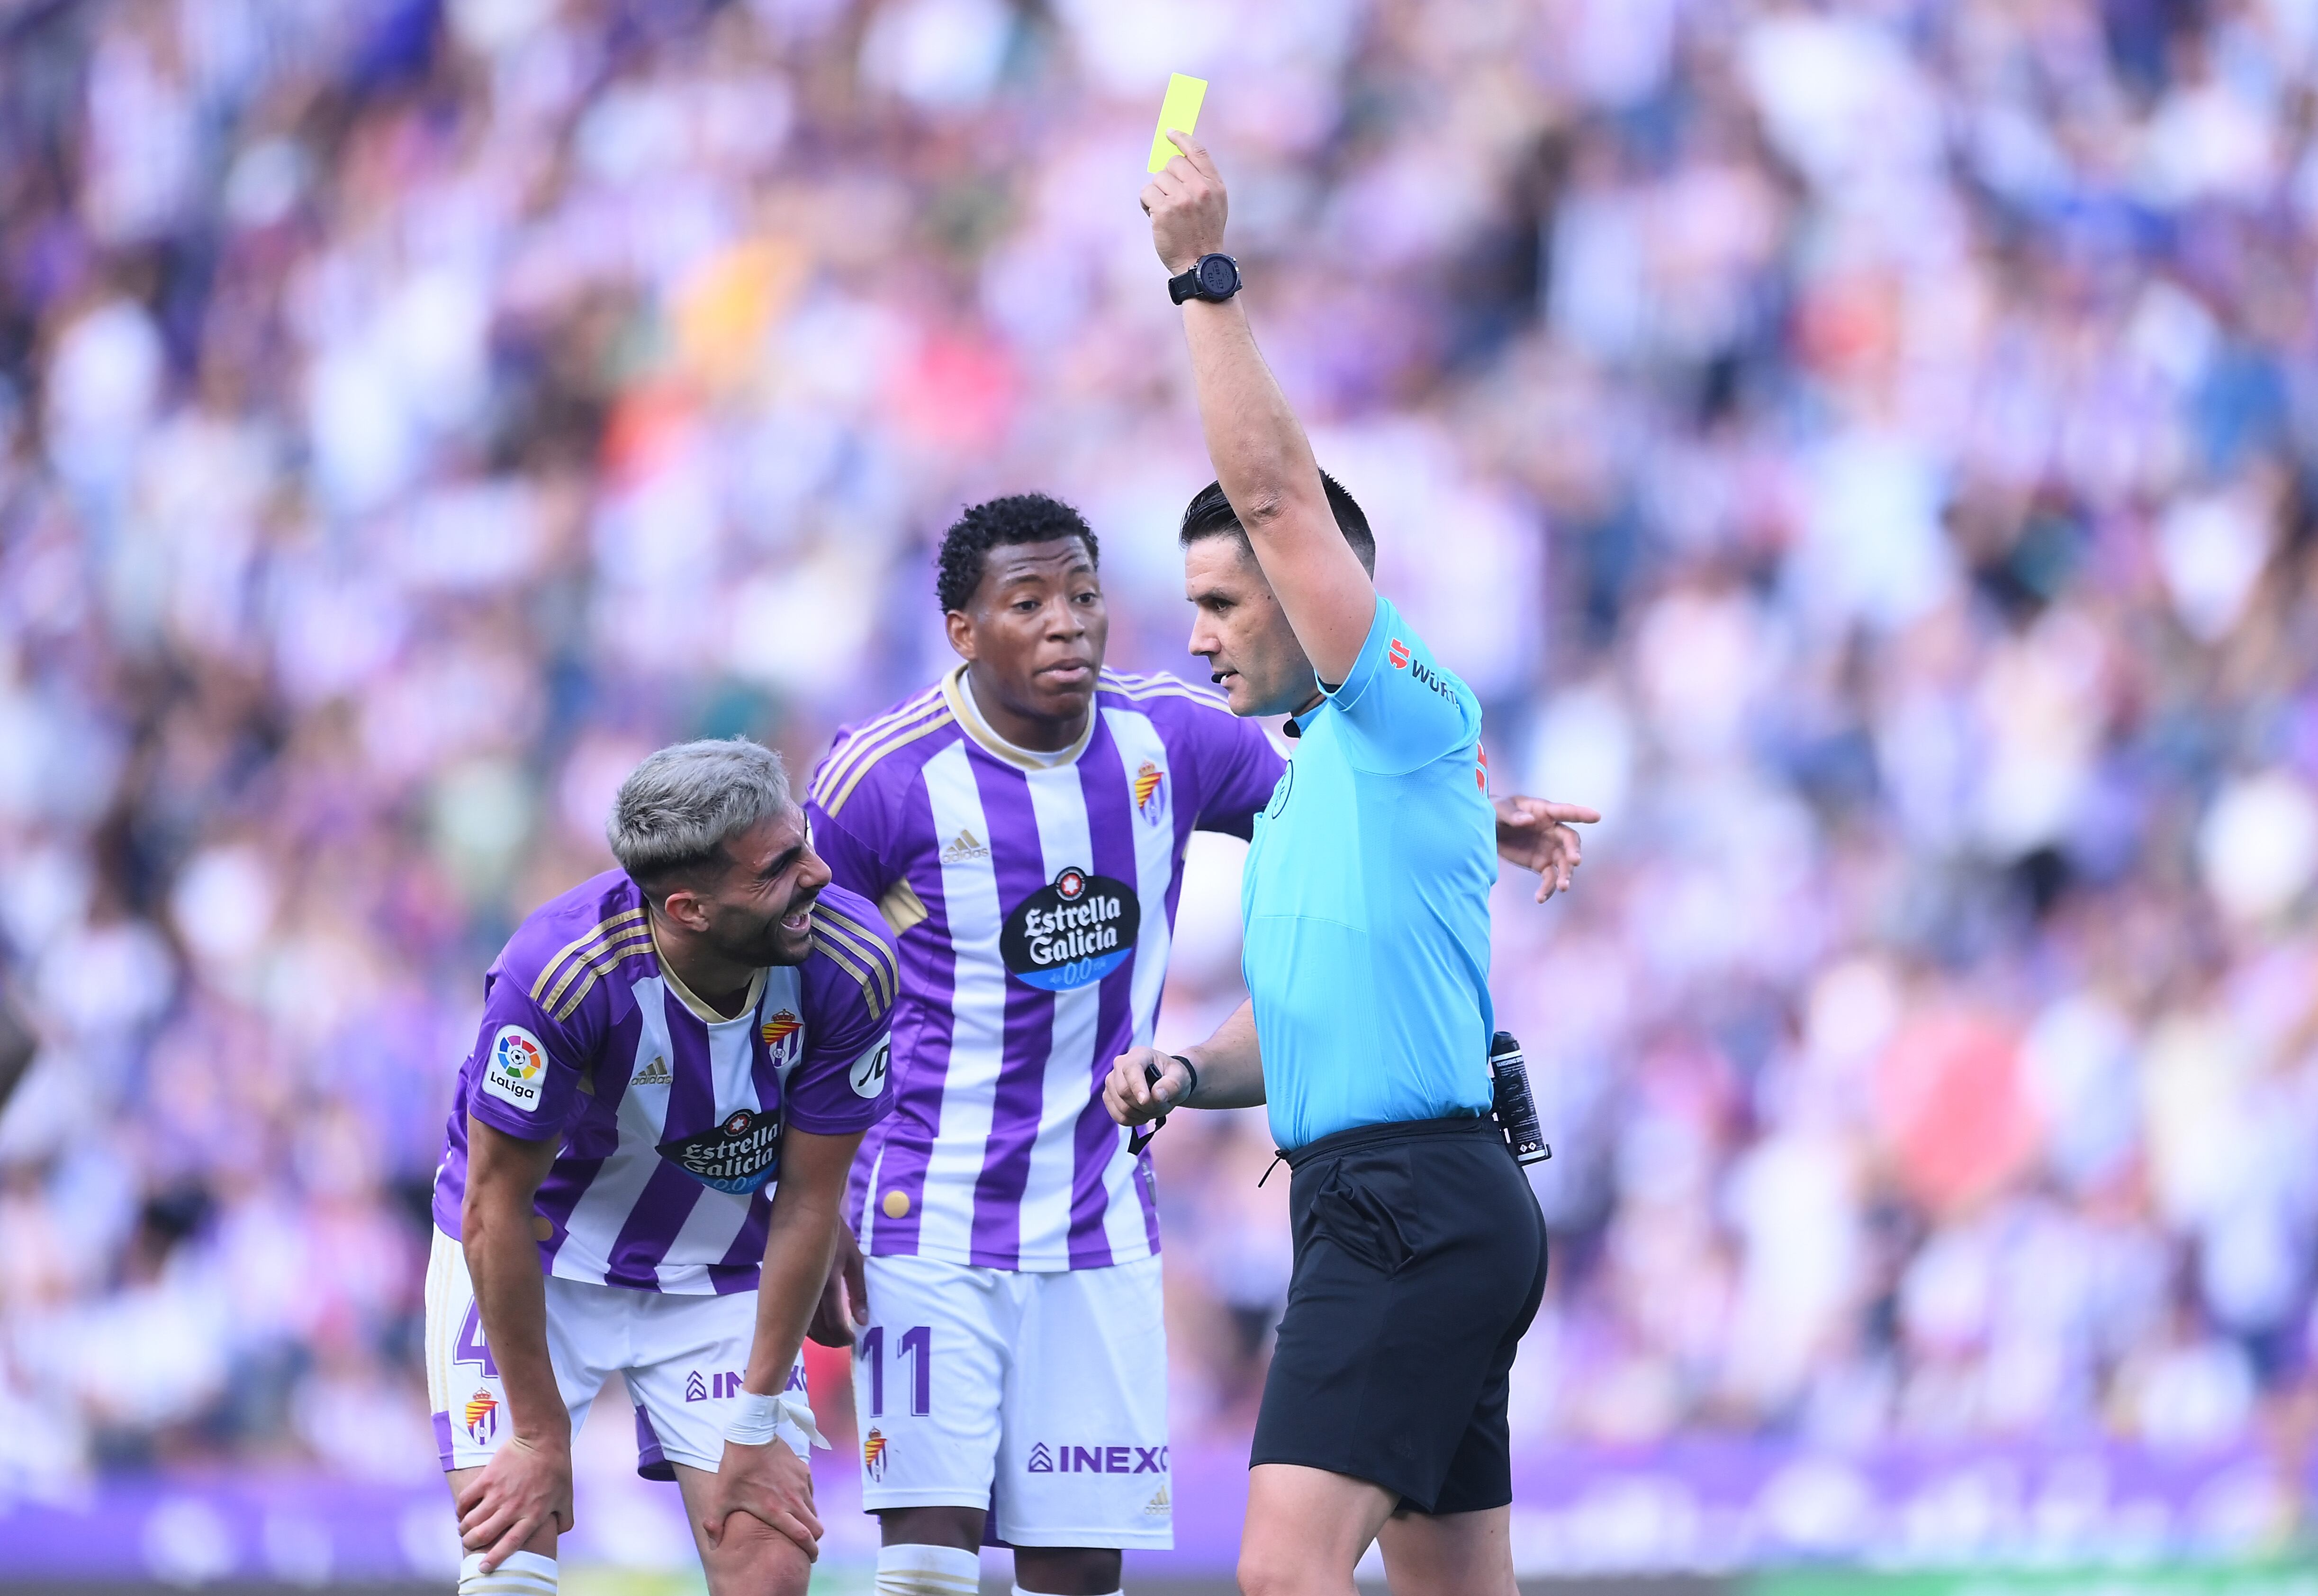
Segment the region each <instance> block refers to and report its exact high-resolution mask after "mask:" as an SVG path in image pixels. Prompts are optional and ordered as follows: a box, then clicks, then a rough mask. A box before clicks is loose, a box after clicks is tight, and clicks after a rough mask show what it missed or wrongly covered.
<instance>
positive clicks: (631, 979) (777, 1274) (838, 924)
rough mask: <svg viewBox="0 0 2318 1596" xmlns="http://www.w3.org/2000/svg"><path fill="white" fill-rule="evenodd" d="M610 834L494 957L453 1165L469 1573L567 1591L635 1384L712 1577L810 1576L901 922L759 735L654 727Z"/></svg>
mask: <svg viewBox="0 0 2318 1596" xmlns="http://www.w3.org/2000/svg"><path fill="white" fill-rule="evenodd" d="M605 835H606V840H607V841H608V842H609V843H610V845H611V848H612V853H613V856H615V858H616V859H618V861H619V863H620V868H619V869H617V870H611V871H606V872H605V873H604V874H601V875H597V876H596V877H594V878H592V879H591V880H588V881H586V882H583V883H580V885H579V886H577V887H574V888H573V889H572V890H571V891H570V892H566V893H564V894H563V895H562V897H560V898H557V899H555V900H554V901H553V902H550V903H548V904H545V905H544V906H543V907H542V908H540V909H537V910H534V911H533V912H532V913H531V914H530V915H529V916H527V917H526V919H525V920H524V922H523V924H522V926H521V927H519V928H517V931H516V934H515V936H514V937H512V938H511V939H509V941H508V945H507V946H506V948H505V949H504V950H503V951H502V952H501V953H500V955H499V958H498V959H497V960H495V961H494V962H493V963H492V964H491V967H490V971H489V973H487V974H486V975H485V977H484V1000H483V1019H482V1026H481V1031H480V1033H479V1034H478V1036H477V1039H476V1043H475V1047H474V1051H473V1053H472V1054H471V1055H470V1056H469V1057H468V1059H467V1062H466V1063H465V1064H464V1065H463V1067H462V1069H461V1070H460V1071H459V1081H458V1087H457V1089H456V1091H455V1092H454V1097H453V1102H452V1108H451V1118H450V1125H449V1126H448V1130H447V1137H446V1139H447V1142H448V1150H447V1152H446V1154H445V1158H444V1161H443V1165H442V1169H441V1170H440V1172H439V1173H438V1174H437V1176H436V1185H435V1206H434V1214H435V1224H436V1236H435V1240H434V1251H433V1254H432V1257H431V1259H430V1260H429V1264H428V1268H427V1387H428V1394H429V1395H430V1397H431V1398H432V1405H433V1407H434V1421H435V1434H436V1442H437V1444H438V1447H439V1449H440V1451H441V1454H442V1459H443V1466H444V1469H445V1471H446V1472H447V1473H448V1474H449V1475H450V1483H451V1489H452V1497H453V1501H454V1503H455V1505H456V1508H457V1511H458V1514H459V1534H460V1539H461V1542H462V1544H463V1547H464V1548H465V1551H466V1554H467V1555H466V1559H465V1561H464V1563H463V1565H461V1568H460V1578H459V1589H460V1590H461V1591H462V1592H469V1593H471V1596H480V1593H481V1592H492V1593H493V1596H548V1593H550V1592H553V1591H554V1590H555V1588H556V1565H555V1560H554V1556H555V1545H556V1538H557V1536H558V1535H559V1534H561V1533H562V1531H564V1530H567V1529H570V1528H571V1523H572V1500H571V1432H572V1431H573V1430H576V1429H577V1428H578V1427H579V1425H580V1422H581V1421H582V1420H584V1419H585V1417H586V1415H587V1412H588V1407H589V1405H590V1404H591V1403H593V1402H594V1400H595V1398H596V1395H597V1392H598V1391H600V1390H601V1389H602V1387H603V1385H604V1384H605V1382H606V1380H608V1379H610V1378H611V1377H612V1376H615V1375H618V1376H624V1380H625V1382H626V1385H627V1389H628V1392H629V1394H630V1396H631V1398H632V1399H633V1402H634V1403H635V1409H636V1415H635V1416H636V1437H637V1452H638V1457H637V1466H638V1471H639V1472H640V1473H642V1475H645V1476H646V1477H647V1478H652V1479H663V1480H666V1479H672V1480H674V1481H676V1482H677V1483H678V1485H679V1486H680V1487H681V1488H682V1490H683V1493H684V1501H685V1509H686V1511H687V1516H688V1517H689V1518H690V1520H691V1521H692V1524H693V1533H694V1538H695V1539H696V1542H697V1543H698V1546H699V1549H700V1557H701V1565H702V1567H703V1569H704V1571H705V1573H706V1574H707V1579H708V1589H709V1590H710V1592H713V1593H714V1596H728V1593H732V1592H742V1591H746V1592H752V1593H754V1592H802V1591H804V1588H805V1583H806V1579H807V1574H808V1571H809V1568H810V1565H811V1563H812V1560H813V1556H815V1555H816V1552H817V1549H818V1545H819V1541H820V1536H821V1523H820V1520H818V1519H817V1518H815V1517H814V1514H813V1476H812V1473H811V1471H810V1469H808V1468H807V1466H806V1465H805V1462H804V1457H805V1448H806V1447H807V1445H808V1444H809V1443H810V1442H815V1441H820V1440H821V1438H820V1435H819V1432H818V1431H817V1430H815V1429H814V1427H813V1412H812V1409H811V1408H810V1407H809V1406H807V1405H806V1402H805V1398H804V1364H803V1363H802V1362H800V1361H799V1360H798V1357H797V1352H798V1346H799V1343H800V1341H801V1340H803V1338H804V1334H805V1331H806V1327H807V1322H808V1320H809V1319H810V1318H812V1317H813V1314H814V1312H815V1309H816V1306H817V1305H820V1304H822V1300H823V1297H824V1287H825V1283H826V1281H827V1278H828V1275H829V1269H830V1260H831V1251H832V1249H833V1246H834V1241H835V1233H836V1224H837V1215H838V1209H839V1206H840V1201H841V1199H842V1196H843V1192H844V1187H845V1178H846V1171H847V1169H848V1167H849V1165H850V1163H851V1161H852V1159H853V1153H854V1150H855V1149H856V1148H857V1147H858V1145H859V1144H860V1141H861V1134H862V1133H863V1132H864V1131H865V1130H867V1128H868V1127H869V1126H870V1125H874V1124H875V1123H876V1121H878V1120H879V1119H882V1118H883V1117H885V1115H886V1114H887V1113H888V1112H889V1111H890V1109H891V1107H892V1105H893V1091H892V1088H891V1085H890V1083H889V1071H888V1069H887V1056H888V1053H887V1050H888V1045H889V1043H888V1036H889V1033H890V1031H891V1028H892V1025H893V1019H892V1012H893V1006H894V990H895V986H896V982H897V976H898V972H897V970H896V968H895V964H894V945H893V938H892V937H891V936H890V935H889V934H888V933H887V931H886V930H885V924H884V922H883V921H882V920H881V919H879V917H878V914H877V911H876V909H875V908H873V907H872V906H871V905H870V904H868V903H867V901H864V900H862V899H860V898H858V897H855V896H854V895H853V894H851V893H849V892H846V891H844V890H843V889H842V888H840V887H837V886H833V885H831V882H830V877H829V870H828V867H827V866H826V865H823V864H822V862H821V860H820V858H819V857H818V856H816V855H815V854H814V852H813V846H812V844H811V842H810V841H809V840H808V839H807V838H806V835H805V827H804V815H803V813H802V812H801V811H799V809H798V807H797V804H796V802H795V798H794V797H793V795H792V794H791V793H790V791H789V785H788V777H787V775H786V772H785V771H784V770H783V768H782V767H781V762H780V758H779V756H778V755H777V754H775V753H774V752H772V750H770V749H766V748H762V747H759V745H757V744H756V743H753V742H749V741H746V740H739V739H735V740H732V741H728V742H687V743H679V744H678V745H677V746H675V747H673V748H667V749H661V750H660V752H658V753H656V754H654V755H652V756H651V758H648V759H646V760H645V761H644V762H643V763H642V765H640V766H638V767H636V769H635V770H634V771H633V773H632V774H631V775H630V776H628V778H627V780H626V781H625V782H624V783H623V784H621V787H620V791H619V795H618V797H617V798H616V799H615V801H614V803H613V806H612V814H611V818H610V820H609V821H608V822H607V824H606V828H605ZM834 1339H836V1340H840V1341H841V1340H844V1339H846V1338H845V1336H844V1334H843V1333H842V1332H841V1331H840V1332H839V1333H838V1334H837V1335H836V1337H835V1338H834ZM776 1441H778V1442H781V1443H784V1444H781V1445H775V1444H773V1443H775V1442H776ZM821 1444H822V1445H826V1444H827V1443H826V1442H822V1443H821Z"/></svg>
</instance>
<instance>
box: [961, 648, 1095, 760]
mask: <svg viewBox="0 0 2318 1596" xmlns="http://www.w3.org/2000/svg"><path fill="white" fill-rule="evenodd" d="M942 699H943V701H944V702H945V703H947V704H948V705H949V713H952V714H953V715H956V716H957V723H958V724H959V725H960V726H962V727H964V728H965V729H966V735H967V736H968V737H970V738H972V739H973V740H975V742H976V743H978V744H979V745H980V746H981V748H982V751H983V752H984V753H986V754H988V755H989V756H990V757H991V758H993V759H1002V760H1004V761H1005V762H1006V763H1007V764H1009V765H1012V766H1016V767H1020V769H1023V770H1054V769H1057V768H1059V767H1062V766H1065V765H1073V764H1076V763H1077V762H1078V757H1079V756H1080V755H1081V754H1083V753H1085V752H1086V749H1087V744H1088V743H1090V742H1092V741H1093V740H1094V718H1095V715H1096V713H1098V712H1097V710H1096V708H1095V706H1093V705H1092V704H1090V705H1089V706H1088V707H1087V723H1086V728H1085V730H1083V731H1081V732H1080V733H1079V735H1078V740H1077V741H1075V742H1074V743H1072V744H1071V746H1070V747H1068V748H1066V749H1055V750H1054V751H1052V752H1051V753H1049V752H1047V751H1045V750H1042V749H1026V748H1020V747H1017V746H1016V745H1015V744H1013V743H1011V742H1009V741H1007V740H1005V739H1004V738H1002V737H1001V736H999V735H998V733H997V732H996V731H993V730H992V729H991V726H990V722H987V721H985V720H984V719H983V718H982V709H981V706H980V705H978V704H975V702H974V689H973V687H971V686H968V685H967V683H966V667H965V666H964V665H962V664H961V665H960V666H959V667H958V668H957V669H956V670H953V671H951V672H950V673H949V674H948V676H946V677H943V678H942Z"/></svg>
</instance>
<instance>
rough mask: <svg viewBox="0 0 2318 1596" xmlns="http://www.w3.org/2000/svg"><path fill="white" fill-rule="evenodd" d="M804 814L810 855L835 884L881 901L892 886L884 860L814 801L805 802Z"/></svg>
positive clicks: (873, 901) (874, 849) (891, 877)
mask: <svg viewBox="0 0 2318 1596" xmlns="http://www.w3.org/2000/svg"><path fill="white" fill-rule="evenodd" d="M804 814H805V825H806V828H807V834H808V835H809V836H810V837H811V838H812V839H813V852H815V853H817V854H819V855H820V856H821V858H822V863H823V864H825V865H828V866H829V873H830V874H831V876H833V877H835V878H836V881H837V884H838V885H839V886H841V887H843V888H844V889H845V890H846V891H847V892H853V893H857V894H858V895H859V896H861V897H864V898H867V899H868V900H869V901H871V902H872V903H875V902H876V901H878V900H879V899H880V898H882V897H884V896H885V889H886V888H888V887H890V886H892V885H893V884H894V872H893V871H892V870H891V869H889V868H887V866H886V864H885V856H883V855H881V854H880V853H879V852H878V851H877V850H876V848H875V847H871V846H870V845H869V844H868V843H867V842H866V841H864V840H863V839H862V838H861V836H860V834H859V833H858V832H857V831H856V830H854V829H853V828H852V827H850V826H849V825H847V824H846V823H845V822H844V821H843V820H840V819H838V818H837V817H836V816H835V815H833V814H831V813H830V812H829V811H827V810H825V809H823V808H822V806H821V805H820V804H819V803H818V802H814V801H813V800H811V799H807V800H806V801H805V806H804Z"/></svg>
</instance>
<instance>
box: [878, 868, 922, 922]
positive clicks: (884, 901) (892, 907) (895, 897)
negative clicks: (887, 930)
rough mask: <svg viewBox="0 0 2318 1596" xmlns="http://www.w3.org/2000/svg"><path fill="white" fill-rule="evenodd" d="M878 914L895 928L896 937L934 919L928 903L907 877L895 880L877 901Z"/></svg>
mask: <svg viewBox="0 0 2318 1596" xmlns="http://www.w3.org/2000/svg"><path fill="white" fill-rule="evenodd" d="M877 912H878V913H879V914H881V915H883V916H885V923H886V924H887V925H889V926H891V927H893V928H894V936H896V937H899V936H900V935H901V934H902V933H903V932H904V931H906V930H908V929H909V928H911V927H912V926H916V925H922V924H924V923H925V922H926V921H928V920H930V919H933V910H930V909H928V908H927V907H926V901H925V900H924V899H923V898H921V897H919V896H918V889H917V888H915V887H913V886H912V885H911V884H910V878H909V877H908V876H906V875H900V876H895V877H894V884H893V885H892V886H890V887H887V888H886V889H885V896H884V897H882V898H880V899H878V900H877Z"/></svg>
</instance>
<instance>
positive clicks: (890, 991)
mask: <svg viewBox="0 0 2318 1596" xmlns="http://www.w3.org/2000/svg"><path fill="white" fill-rule="evenodd" d="M822 947H823V949H824V951H826V952H827V953H828V954H829V956H830V957H831V958H832V959H833V958H836V957H837V955H838V952H839V950H840V949H842V950H843V951H844V953H845V955H846V957H847V958H848V959H849V961H850V964H849V968H850V969H852V970H853V971H854V972H855V973H856V974H857V975H866V976H867V977H868V979H869V981H870V982H872V983H874V986H875V989H876V990H875V996H876V1000H877V1001H878V1002H881V1003H883V1004H885V1006H886V1007H887V1008H889V1009H890V1008H892V1007H893V1004H894V985H893V973H892V972H891V971H890V970H888V969H887V968H886V966H885V961H884V960H882V959H878V958H875V957H873V956H871V955H869V954H868V953H867V951H865V950H864V949H863V947H862V946H861V945H860V944H859V943H858V942H856V941H855V940H854V939H853V938H852V937H851V936H850V935H849V934H848V933H846V932H844V931H840V930H839V929H838V928H836V927H834V926H829V927H824V928H822Z"/></svg>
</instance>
